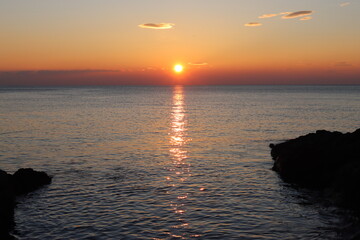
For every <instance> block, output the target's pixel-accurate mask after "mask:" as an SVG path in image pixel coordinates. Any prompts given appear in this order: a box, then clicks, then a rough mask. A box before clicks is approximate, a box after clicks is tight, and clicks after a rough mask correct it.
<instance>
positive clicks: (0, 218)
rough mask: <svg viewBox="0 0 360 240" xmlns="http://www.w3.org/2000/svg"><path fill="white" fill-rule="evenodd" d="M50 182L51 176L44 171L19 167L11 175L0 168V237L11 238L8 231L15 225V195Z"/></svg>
mask: <svg viewBox="0 0 360 240" xmlns="http://www.w3.org/2000/svg"><path fill="white" fill-rule="evenodd" d="M50 182H51V177H50V176H48V175H47V174H46V173H45V172H38V171H34V170H33V169H31V168H21V169H19V170H18V171H16V172H15V173H14V174H13V175H11V174H8V173H6V172H5V171H3V170H1V169H0V239H13V237H12V236H11V235H9V231H11V230H12V229H13V227H14V225H15V223H14V208H15V205H16V202H15V200H16V196H19V195H21V194H26V193H29V192H31V191H34V190H36V189H37V188H39V187H41V186H43V185H46V184H49V183H50Z"/></svg>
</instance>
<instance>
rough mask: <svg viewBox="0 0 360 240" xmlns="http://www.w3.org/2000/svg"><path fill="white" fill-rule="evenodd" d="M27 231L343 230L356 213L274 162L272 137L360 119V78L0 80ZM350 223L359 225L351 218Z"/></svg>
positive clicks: (293, 234)
mask: <svg viewBox="0 0 360 240" xmlns="http://www.w3.org/2000/svg"><path fill="white" fill-rule="evenodd" d="M0 122H1V125H0V168H1V169H4V170H6V171H8V172H10V173H12V172H14V171H15V170H16V169H18V168H21V167H32V168H34V169H36V170H42V171H46V172H47V173H49V174H51V175H52V176H53V177H54V178H53V182H52V184H51V185H49V186H47V187H44V188H42V189H40V190H38V191H35V192H33V193H30V194H28V195H27V196H24V197H21V198H20V199H19V204H18V207H17V210H16V214H15V218H16V228H15V235H16V236H17V237H18V238H19V239H342V238H346V237H348V235H347V234H348V232H347V231H349V228H351V224H350V225H349V222H347V217H348V216H349V214H348V213H346V212H344V211H343V210H341V209H337V208H335V207H332V206H331V205H327V204H324V203H317V202H316V201H313V197H310V196H311V194H308V193H307V192H306V191H304V190H300V191H298V190H296V189H293V188H291V187H289V186H287V185H286V184H284V183H283V182H282V181H281V180H280V179H279V178H278V176H277V174H276V173H274V172H273V171H271V167H272V160H271V158H270V154H269V148H268V145H269V143H272V142H280V141H283V140H285V139H289V138H294V137H297V136H299V135H302V134H306V133H308V132H313V131H315V130H318V129H327V130H338V131H343V132H349V131H354V130H355V129H356V128H358V127H359V126H360V87H359V86H355V87H354V86H347V87H339V86H322V87H320V86H319V87H315V86H312V87H310V86H309V87H305V86H292V87H289V86H256V87H255V86H229V87H214V86H213V87H181V86H176V87H87V88H85V87H84V88H27V89H20V88H17V89H13V88H12V89H6V88H2V89H0ZM349 226H350V227H349Z"/></svg>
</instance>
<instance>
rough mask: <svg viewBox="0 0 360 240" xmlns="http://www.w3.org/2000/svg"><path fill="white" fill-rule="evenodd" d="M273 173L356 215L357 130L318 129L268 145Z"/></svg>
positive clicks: (359, 189) (359, 184)
mask: <svg viewBox="0 0 360 240" xmlns="http://www.w3.org/2000/svg"><path fill="white" fill-rule="evenodd" d="M270 148H271V156H272V158H273V160H274V166H273V170H274V171H276V172H278V174H279V175H280V177H281V178H282V179H283V180H284V181H285V182H287V183H292V184H295V185H297V186H300V187H305V188H311V189H317V190H319V191H321V192H322V193H323V195H324V196H325V197H328V198H329V199H331V200H332V201H333V202H335V203H336V204H338V205H340V206H342V207H346V208H350V209H352V210H354V211H355V212H356V213H360V129H358V130H356V131H355V132H353V133H341V132H329V131H325V130H318V131H316V133H310V134H307V135H305V136H300V137H298V138H295V139H291V140H288V141H285V142H283V143H279V144H270Z"/></svg>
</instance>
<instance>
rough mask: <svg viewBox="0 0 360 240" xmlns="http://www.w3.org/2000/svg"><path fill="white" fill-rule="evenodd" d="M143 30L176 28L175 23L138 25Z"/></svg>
mask: <svg viewBox="0 0 360 240" xmlns="http://www.w3.org/2000/svg"><path fill="white" fill-rule="evenodd" d="M138 26H139V27H141V28H150V29H171V28H173V27H174V26H175V24H173V23H144V24H140V25H138Z"/></svg>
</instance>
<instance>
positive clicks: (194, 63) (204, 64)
mask: <svg viewBox="0 0 360 240" xmlns="http://www.w3.org/2000/svg"><path fill="white" fill-rule="evenodd" d="M188 64H189V65H192V66H207V65H209V64H208V63H207V62H189V63H188Z"/></svg>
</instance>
